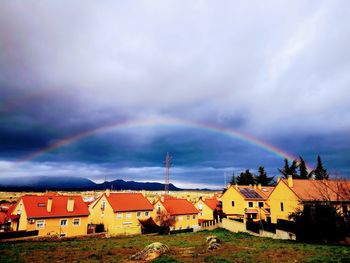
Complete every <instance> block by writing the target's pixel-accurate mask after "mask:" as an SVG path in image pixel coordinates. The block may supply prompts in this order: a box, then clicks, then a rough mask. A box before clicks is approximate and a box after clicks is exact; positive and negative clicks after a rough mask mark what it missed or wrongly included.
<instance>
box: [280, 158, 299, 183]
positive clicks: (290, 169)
mask: <svg viewBox="0 0 350 263" xmlns="http://www.w3.org/2000/svg"><path fill="white" fill-rule="evenodd" d="M297 168H298V162H297V161H296V160H293V161H292V164H291V165H290V166H289V161H288V159H287V158H285V159H284V167H283V168H282V169H278V171H279V172H280V173H281V174H282V175H283V176H284V177H285V178H288V176H290V175H291V176H292V177H293V178H299V175H298V173H297Z"/></svg>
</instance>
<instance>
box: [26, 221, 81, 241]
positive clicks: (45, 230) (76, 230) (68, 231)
mask: <svg viewBox="0 0 350 263" xmlns="http://www.w3.org/2000/svg"><path fill="white" fill-rule="evenodd" d="M74 219H79V222H80V223H79V225H74V224H73V220H74ZM61 220H67V224H66V226H61ZM38 221H42V222H43V223H44V225H43V227H38V226H37V223H38ZM87 222H88V217H87V216H85V217H62V218H37V219H35V220H29V223H28V224H27V229H26V230H28V231H30V230H39V236H46V235H64V236H67V237H71V236H79V235H86V234H87Z"/></svg>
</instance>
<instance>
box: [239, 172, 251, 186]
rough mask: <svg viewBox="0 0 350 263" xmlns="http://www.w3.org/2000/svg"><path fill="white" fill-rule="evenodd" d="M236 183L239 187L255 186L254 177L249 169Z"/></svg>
mask: <svg viewBox="0 0 350 263" xmlns="http://www.w3.org/2000/svg"><path fill="white" fill-rule="evenodd" d="M236 182H237V184H239V185H249V184H254V175H253V174H252V173H251V172H250V171H249V169H247V170H245V172H243V173H241V174H240V175H239V176H238V177H237V178H236Z"/></svg>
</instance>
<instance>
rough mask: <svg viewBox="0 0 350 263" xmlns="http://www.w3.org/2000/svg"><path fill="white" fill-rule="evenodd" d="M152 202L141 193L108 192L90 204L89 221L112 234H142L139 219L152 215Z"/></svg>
mask: <svg viewBox="0 0 350 263" xmlns="http://www.w3.org/2000/svg"><path fill="white" fill-rule="evenodd" d="M152 210H153V206H152V204H151V203H150V202H149V201H148V199H147V198H146V197H144V196H143V195H142V194H141V193H110V192H109V191H106V193H104V194H102V195H101V196H100V197H99V198H98V199H97V200H96V201H95V202H93V203H92V204H91V205H90V217H89V223H90V224H93V225H98V224H103V225H104V229H105V231H107V232H108V233H109V234H110V235H122V234H140V233H141V226H140V222H139V220H145V219H147V218H149V217H151V213H152Z"/></svg>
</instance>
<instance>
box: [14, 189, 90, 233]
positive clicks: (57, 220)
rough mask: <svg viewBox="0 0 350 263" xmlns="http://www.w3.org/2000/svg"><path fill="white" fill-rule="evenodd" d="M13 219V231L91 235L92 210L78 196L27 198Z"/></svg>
mask: <svg viewBox="0 0 350 263" xmlns="http://www.w3.org/2000/svg"><path fill="white" fill-rule="evenodd" d="M11 215H12V216H14V218H13V219H12V222H11V226H12V229H13V230H27V231H30V230H38V231H39V236H45V235H59V236H77V235H85V234H86V233H87V220H88V216H89V210H88V207H87V206H86V204H85V203H84V202H83V199H82V197H81V196H78V195H75V196H69V195H57V194H52V195H51V194H46V195H24V196H22V197H21V198H20V199H19V201H18V203H17V205H16V206H15V207H14V209H13V211H12V213H11Z"/></svg>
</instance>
